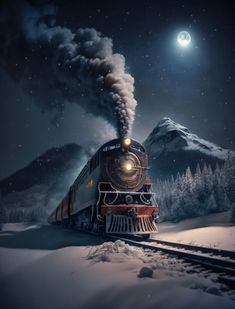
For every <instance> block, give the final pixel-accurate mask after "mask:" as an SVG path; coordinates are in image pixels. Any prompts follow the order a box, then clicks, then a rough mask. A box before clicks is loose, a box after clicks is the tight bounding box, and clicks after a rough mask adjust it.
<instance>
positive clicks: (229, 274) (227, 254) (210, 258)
mask: <svg viewBox="0 0 235 309" xmlns="http://www.w3.org/2000/svg"><path fill="white" fill-rule="evenodd" d="M105 237H106V238H107V239H110V240H114V241H115V240H118V239H119V240H122V241H124V242H126V243H127V244H129V245H132V246H136V247H140V248H143V249H148V250H152V251H155V252H162V253H165V254H169V255H171V256H175V257H178V258H180V259H183V260H185V261H186V262H190V263H191V264H194V265H195V264H196V265H200V266H201V267H203V268H204V269H206V270H210V271H212V272H215V273H218V274H219V276H218V281H220V282H222V283H224V284H226V285H229V286H230V287H231V288H233V289H235V259H234V257H235V256H234V254H235V253H234V252H233V251H227V250H220V249H215V248H206V247H200V246H194V245H187V244H181V243H171V242H167V241H159V240H155V239H148V240H141V239H140V237H131V238H127V237H118V236H113V235H107V236H105ZM208 254H211V255H208Z"/></svg>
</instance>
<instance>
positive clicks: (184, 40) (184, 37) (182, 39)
mask: <svg viewBox="0 0 235 309" xmlns="http://www.w3.org/2000/svg"><path fill="white" fill-rule="evenodd" d="M177 42H178V43H179V45H180V46H181V47H187V46H189V44H190V42H191V36H190V34H189V33H188V32H187V31H180V33H179V34H178V36H177Z"/></svg>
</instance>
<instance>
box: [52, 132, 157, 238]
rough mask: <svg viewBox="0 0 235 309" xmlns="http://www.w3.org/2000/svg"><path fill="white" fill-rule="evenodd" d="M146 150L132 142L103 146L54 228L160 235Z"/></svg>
mask: <svg viewBox="0 0 235 309" xmlns="http://www.w3.org/2000/svg"><path fill="white" fill-rule="evenodd" d="M158 214H159V208H158V205H157V203H156V201H155V194H154V193H153V192H152V190H151V181H150V179H149V175H148V159H147V153H146V150H145V148H144V147H143V146H142V145H141V144H140V143H138V142H136V141H135V140H133V139H130V138H118V139H114V140H112V141H109V142H108V143H106V144H104V145H103V146H102V147H100V148H99V150H98V151H97V152H96V153H95V155H94V156H93V157H92V158H91V159H90V160H89V161H88V162H87V164H86V165H85V166H84V168H83V169H82V171H81V172H80V174H79V175H78V177H77V179H76V180H75V182H74V183H73V185H72V186H71V187H70V189H69V192H68V193H67V194H66V196H65V197H64V198H63V200H62V201H61V202H60V204H59V205H58V206H57V207H56V209H55V210H54V211H53V212H52V213H51V215H50V216H49V218H48V222H49V223H55V224H68V225H72V226H75V227H77V228H79V229H82V230H87V231H94V232H104V233H108V234H139V235H145V236H146V235H149V234H151V233H156V232H157V231H158V229H157V225H156V218H157V217H158Z"/></svg>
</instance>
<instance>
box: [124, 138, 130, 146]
mask: <svg viewBox="0 0 235 309" xmlns="http://www.w3.org/2000/svg"><path fill="white" fill-rule="evenodd" d="M124 144H125V145H126V146H129V145H130V144H131V139H130V138H128V137H127V138H125V139H124Z"/></svg>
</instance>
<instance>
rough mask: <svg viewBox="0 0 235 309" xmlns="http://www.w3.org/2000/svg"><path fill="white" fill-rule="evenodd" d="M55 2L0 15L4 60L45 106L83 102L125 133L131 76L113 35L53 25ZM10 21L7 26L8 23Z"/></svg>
mask: <svg viewBox="0 0 235 309" xmlns="http://www.w3.org/2000/svg"><path fill="white" fill-rule="evenodd" d="M55 13H56V11H55V7H54V6H47V7H43V8H41V9H36V8H35V7H32V6H31V5H29V4H26V3H24V4H22V3H21V4H20V5H18V7H17V4H15V5H14V7H11V8H8V9H5V11H4V13H3V14H2V16H1V18H0V38H1V43H2V46H3V48H1V51H0V59H1V62H2V65H3V66H4V67H5V68H6V69H7V71H8V72H9V73H10V74H11V76H12V77H13V78H14V79H15V80H17V81H19V82H20V83H21V84H22V87H23V88H24V89H25V90H26V91H27V92H28V93H30V94H31V95H32V96H33V97H34V99H35V102H36V103H37V104H38V105H39V106H40V108H41V109H42V110H43V111H51V110H57V111H58V112H59V113H62V112H63V110H64V108H65V106H66V104H68V102H73V103H76V104H79V105H81V106H82V107H83V108H84V110H85V111H86V112H88V113H91V114H93V115H95V116H99V117H103V118H104V119H106V120H107V121H108V122H109V123H110V124H112V125H113V126H114V127H115V128H116V131H117V135H118V136H120V137H121V136H129V135H130V133H131V128H132V123H133V121H134V116H135V107H136V104H137V102H136V100H135V99H134V94H133V93H134V78H133V77H132V76H131V75H130V74H128V73H127V72H126V69H125V58H124V56H123V55H121V54H114V53H113V42H112V39H110V38H108V37H105V36H103V35H102V34H101V33H100V32H98V31H96V30H95V29H93V28H86V29H78V30H77V31H76V32H75V33H74V32H72V31H71V30H70V29H69V28H66V27H61V26H58V25H55ZM9 25H11V27H10V28H9Z"/></svg>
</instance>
